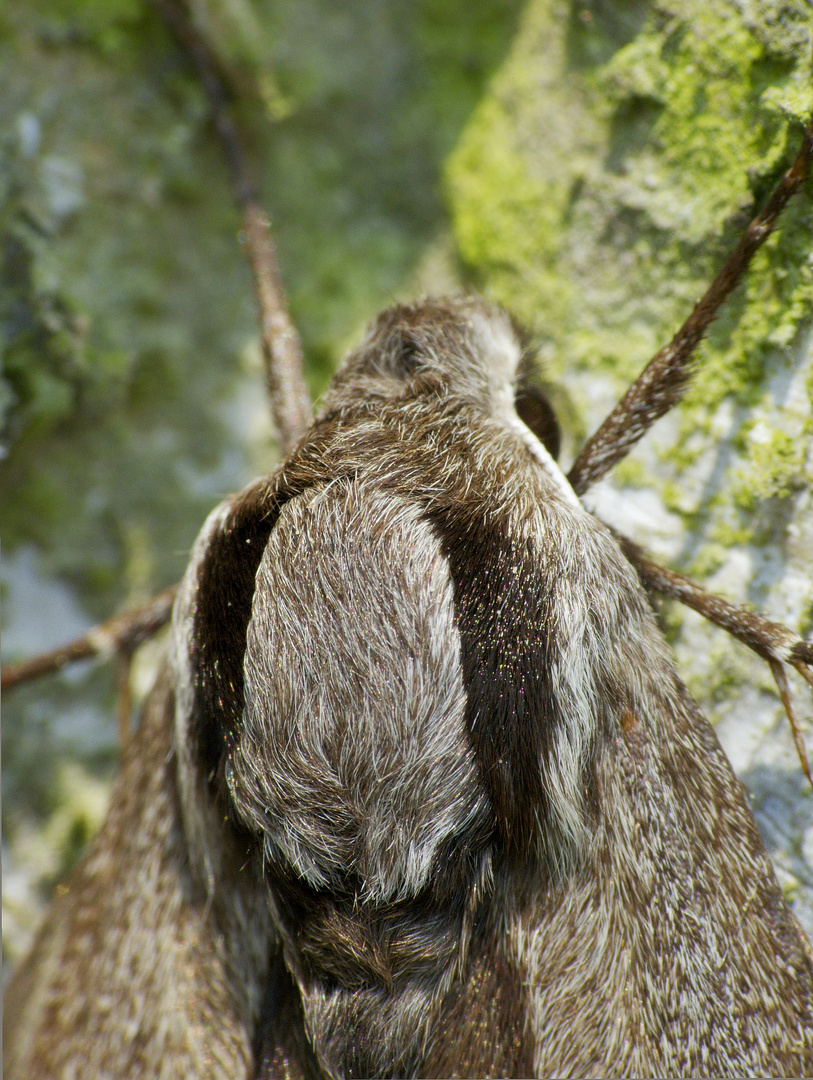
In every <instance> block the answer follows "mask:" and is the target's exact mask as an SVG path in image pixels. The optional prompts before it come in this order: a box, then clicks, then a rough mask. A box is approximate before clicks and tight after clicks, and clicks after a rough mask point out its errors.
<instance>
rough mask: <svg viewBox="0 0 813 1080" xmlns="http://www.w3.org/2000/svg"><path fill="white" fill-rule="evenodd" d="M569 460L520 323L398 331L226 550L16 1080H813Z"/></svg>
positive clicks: (19, 1038)
mask: <svg viewBox="0 0 813 1080" xmlns="http://www.w3.org/2000/svg"><path fill="white" fill-rule="evenodd" d="M520 414H521V415H522V416H523V417H524V419H521V418H520ZM526 421H527V423H526ZM529 424H530V425H531V426H528V425H529ZM532 428H533V430H532ZM556 441H557V432H556V425H555V420H554V418H553V415H552V413H551V411H550V409H549V407H547V406H546V404H545V403H544V399H543V398H541V397H540V395H539V393H538V391H537V390H536V388H535V387H534V385H533V378H532V369H531V366H530V364H529V363H528V361H527V359H526V357H525V355H524V352H523V348H522V345H521V341H520V339H519V337H518V335H517V332H516V330H515V329H514V327H513V325H512V323H511V321H510V319H509V318H508V317H507V316H506V315H505V313H504V312H502V311H501V310H500V309H498V308H495V307H492V306H489V305H488V304H486V303H484V302H482V301H479V300H476V299H471V298H467V299H452V300H443V301H425V302H422V303H418V304H415V305H410V306H398V307H395V308H392V309H390V310H389V311H387V312H385V313H384V314H382V315H381V316H380V317H379V318H378V319H377V320H376V322H375V323H374V324H373V325H372V327H371V328H370V330H369V332H368V334H367V336H366V338H365V339H364V341H363V342H362V344H361V345H360V346H359V347H358V349H356V350H355V351H354V352H353V353H352V354H351V355H350V356H349V357H348V358H347V360H346V362H345V364H344V365H343V367H342V368H341V370H340V371H339V373H338V374H337V376H336V377H335V379H334V381H333V384H332V386H331V388H330V390H329V392H328V394H327V396H326V397H325V399H324V402H323V404H322V407H321V410H320V412H319V414H318V416H317V418H316V421H315V423H314V425H313V427H312V428H311V430H310V431H309V433H308V434H307V436H306V437H305V438H304V439H303V440H302V442H301V443H300V444H299V446H298V447H297V448H296V450H295V451H294V452H293V454H292V455H291V456H290V457H289V459H288V460H287V461H286V462H285V463H284V464H283V465H282V466H281V467H280V468H279V469H278V470H277V471H276V472H275V473H274V474H273V475H272V476H271V477H269V478H265V479H263V480H261V481H259V482H257V483H255V484H253V485H252V486H250V487H249V488H247V489H246V490H245V491H244V492H242V493H241V494H240V495H238V496H237V497H235V498H234V499H232V500H229V501H227V502H226V503H224V504H222V505H221V506H220V507H219V508H218V509H217V510H216V511H215V512H214V513H213V514H212V515H211V516H210V518H209V520H208V522H207V523H206V525H205V526H204V529H203V531H202V533H201V535H200V537H199V539H198V542H197V544H196V547H195V550H194V552H193V556H192V560H191V563H190V566H189V569H188V571H187V574H186V577H185V579H184V582H183V585H182V588H181V592H180V595H179V598H178V601H177V604H176V610H175V616H174V625H173V646H172V653H171V658H170V662H169V666H168V669H167V671H166V672H165V674H164V676H163V678H162V679H161V680H159V684H158V686H157V687H156V690H155V691H154V693H153V696H152V699H151V701H150V703H149V705H148V708H147V711H146V715H145V718H144V721H143V722H142V725H141V728H140V731H139V733H138V735H137V737H136V739H135V740H134V743H133V745H132V746H131V748H130V749H129V751H128V754H127V758H126V761H125V765H124V769H123V773H122V776H121V778H120V780H119V783H118V785H117V788H116V791H115V793H114V797H113V804H112V808H111V813H110V816H109V818H108V821H107V823H106V825H105V827H104V829H103V831H102V833H101V835H100V836H99V838H98V839H97V841H96V843H95V845H94V847H93V849H92V851H91V853H90V854H89V856H88V858H87V859H86V861H85V862H84V863H83V864H82V865H81V866H80V867H79V868H78V870H77V871H76V873H75V874H74V877H73V879H72V880H71V882H70V883H69V888H68V889H67V890H66V892H65V895H63V896H62V897H60V898H59V899H58V900H57V902H56V904H55V905H54V908H53V910H52V914H51V916H50V918H49V920H48V922H47V924H46V927H45V929H44V931H43V933H42V934H41V936H40V938H39V939H38V942H37V944H36V946H35V950H34V953H33V954H32V957H31V958H29V960H28V961H27V963H26V964H25V965H24V966H23V968H22V969H21V971H20V972H19V973H18V975H17V977H16V980H15V982H14V983H13V985H12V988H11V991H10V994H9V998H8V1001H7V1020H8V1023H9V1027H7V1033H6V1042H7V1049H6V1055H7V1057H6V1062H7V1064H6V1067H7V1069H8V1070H9V1072H8V1075H10V1076H20V1077H22V1076H25V1077H45V1076H56V1075H68V1074H69V1073H70V1072H71V1070H79V1069H81V1070H83V1071H85V1072H88V1073H89V1074H92V1075H111V1076H124V1075H127V1076H163V1075H166V1076H170V1075H172V1076H174V1075H186V1076H190V1077H191V1076H226V1075H228V1076H257V1077H266V1078H271V1077H311V1076H331V1077H361V1076H531V1075H535V1076H549V1075H556V1076H595V1075H602V1076H608V1075H609V1076H652V1075H663V1076H666V1075H668V1076H672V1075H674V1076H678V1075H713V1076H741V1075H774V1076H776V1075H810V1074H811V1072H813V963H812V962H811V952H810V947H809V945H808V944H807V942H806V941H805V939H804V936H803V934H802V931H801V929H800V928H799V926H798V925H797V923H796V922H795V920H794V918H793V916H792V915H791V914H790V912H789V910H788V908H787V906H786V905H785V903H784V900H783V898H782V894H781V891H780V889H779V887H778V885H777V883H776V880H775V877H774V873H773V870H772V867H771V864H770V862H769V859H768V857H767V855H766V853H765V850H764V848H763V845H762V842H761V840H760V837H759V834H758V831H757V828H756V825H755V822H754V819H753V817H752V814H751V812H750V810H749V808H748V805H747V801H746V798H745V794H744V791H743V789H742V786H741V785H740V783H739V781H738V780H737V779H736V777H735V776H734V774H733V772H732V770H731V768H730V766H729V764H728V762H727V760H726V758H725V756H724V754H723V752H722V750H721V748H720V746H719V744H718V742H717V739H716V737H715V735H714V733H713V731H712V729H711V727H710V726H709V725H708V723H707V722H706V720H705V719H704V718H703V717H702V715H701V714H700V712H699V710H698V708H697V707H696V705H695V704H694V702H693V701H692V700H691V698H690V697H689V695H688V693H687V692H686V690H685V688H684V687H683V686H682V684H681V682H680V680H679V678H678V676H677V674H676V672H675V670H674V665H673V662H672V659H671V657H670V654H669V650H668V648H667V647H666V645H665V643H664V640H663V638H662V636H661V633H660V631H659V629H658V627H657V625H656V622H655V619H654V617H653V614H652V612H651V609H650V607H649V604H648V602H647V598H646V595H645V593H644V591H643V588H642V586H641V584H640V582H639V580H638V577H637V575H636V573H635V571H634V569H633V568H632V566H631V565H630V563H629V562H628V561H627V559H626V558H625V557H624V555H623V553H622V551H621V549H620V548H619V546H618V544H617V543H616V541H615V539H614V538H613V536H612V535H610V533H609V532H608V531H607V530H606V529H605V528H604V526H602V525H601V524H600V523H599V522H598V521H597V520H596V519H595V518H594V517H592V516H591V515H590V514H589V513H587V512H586V511H585V510H584V509H583V508H582V506H581V504H580V502H579V500H578V499H577V498H576V496H575V494H574V493H573V490H572V488H571V487H570V485H569V484H568V482H567V480H566V479H565V477H564V476H563V474H562V473H561V472H560V470H559V467H558V466H557V464H556V461H555V453H556ZM76 986H82V987H83V989H84V993H83V994H82V995H81V996H79V995H76V994H75V993H72V992H71V988H72V987H74V988H75V987H76ZM106 1002H112V1003H113V1004H114V1006H115V1007H113V1006H110V1005H108V1004H106ZM9 1043H10V1046H9Z"/></svg>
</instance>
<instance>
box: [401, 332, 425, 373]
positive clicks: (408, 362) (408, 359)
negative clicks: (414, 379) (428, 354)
mask: <svg viewBox="0 0 813 1080" xmlns="http://www.w3.org/2000/svg"><path fill="white" fill-rule="evenodd" d="M395 361H396V372H397V374H398V375H400V376H401V377H403V376H407V375H414V374H415V372H416V371H417V370H418V368H419V367H420V363H421V356H420V352H419V349H418V346H417V344H416V343H415V342H414V341H413V340H412V338H409V337H402V338H401V341H400V342H399V347H398V352H397V354H396V358H395Z"/></svg>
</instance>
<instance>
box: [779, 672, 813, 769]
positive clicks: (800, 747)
mask: <svg viewBox="0 0 813 1080" xmlns="http://www.w3.org/2000/svg"><path fill="white" fill-rule="evenodd" d="M768 663H769V664H770V665H771V671H772V672H773V677H774V681H775V682H776V689H777V690H778V691H779V696H780V697H781V698H782V704H783V705H784V706H785V713H786V714H787V718H788V722H789V723H790V730H791V731H792V732H793V741H794V743H795V744H796V753H797V754H798V755H799V762H800V764H801V766H802V771H803V772H804V774H805V776H806V777H807V779H808V782H809V784H810V786H811V787H813V776H811V775H810V765H809V764H808V760H807V750H806V749H805V743H804V739H803V738H802V731H801V728H800V727H799V721H798V719H797V717H796V713H795V712H794V711H793V701H792V699H791V696H790V687H789V686H788V677H787V675H786V674H785V667H784V665H783V664H781V663H780V662H779V661H778V660H773V659H772V660H769V661H768Z"/></svg>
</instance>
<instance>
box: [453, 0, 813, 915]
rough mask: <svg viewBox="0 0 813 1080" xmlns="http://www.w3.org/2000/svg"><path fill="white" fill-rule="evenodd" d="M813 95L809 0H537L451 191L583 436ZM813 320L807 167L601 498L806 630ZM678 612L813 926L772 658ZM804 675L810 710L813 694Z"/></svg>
mask: <svg viewBox="0 0 813 1080" xmlns="http://www.w3.org/2000/svg"><path fill="white" fill-rule="evenodd" d="M811 111H813V9H811V7H810V5H809V4H808V3H806V2H805V0H787V2H761V3H756V2H754V3H748V2H740V0H667V2H665V3H663V2H661V3H658V4H657V5H655V4H649V3H645V2H643V0H638V2H632V3H627V4H617V3H609V2H602V0H572V2H571V0H531V3H529V5H528V6H527V8H526V10H525V13H524V17H523V21H522V24H521V27H520V29H519V32H518V34H517V37H516V39H515V41H514V45H513V48H512V51H511V54H510V56H509V57H508V58H507V60H506V62H505V63H504V64H503V66H502V68H501V70H500V72H499V73H498V75H497V76H496V78H495V80H494V82H493V85H492V89H491V92H490V93H489V94H487V95H486V96H485V97H484V99H483V100H482V101H481V103H480V105H479V106H478V109H477V111H476V113H475V115H474V117H473V118H472V120H471V122H470V123H469V125H468V127H467V129H466V131H465V132H464V134H463V137H462V139H461V140H460V142H459V144H458V146H457V148H456V150H455V151H454V153H453V154H452V155H451V157H450V159H449V161H448V164H447V170H446V186H447V192H448V198H449V204H450V208H451V213H452V218H453V223H454V234H455V238H456V240H457V244H458V247H459V251H460V254H461V256H462V258H463V260H464V261H465V263H466V265H467V266H468V267H469V269H470V272H471V275H472V277H473V278H474V280H475V281H476V282H477V284H478V285H479V286H480V287H481V288H483V289H485V291H487V292H488V293H490V294H491V295H493V296H495V297H496V298H497V299H499V300H500V301H502V302H503V303H505V304H506V305H507V306H508V307H509V308H510V309H511V310H513V311H514V312H515V313H516V314H517V315H518V316H519V317H520V318H521V319H522V320H523V321H525V322H526V323H527V324H529V325H530V326H531V327H532V328H533V330H534V332H535V333H536V335H538V338H539V340H540V341H541V343H542V347H541V353H542V359H543V361H544V363H545V365H546V367H547V372H548V376H549V377H550V378H551V380H553V381H554V382H556V383H558V384H560V385H561V386H562V387H563V390H561V391H560V397H559V405H560V411H562V412H563V413H564V414H565V416H566V418H568V419H572V421H573V422H572V423H571V424H570V431H571V435H573V434H574V433H575V435H576V436H577V437H580V436H582V435H584V434H585V433H586V432H587V431H589V430H590V429H591V428H592V427H594V426H595V425H596V424H597V423H598V422H599V421H600V420H601V419H602V418H603V416H604V414H605V413H606V411H607V410H608V409H609V407H610V406H611V404H612V403H613V402H614V401H615V399H616V397H617V396H618V394H619V392H620V391H621V390H623V388H624V387H625V386H626V384H627V383H628V381H629V380H630V379H631V377H632V376H634V375H635V374H637V372H638V371H639V370H640V369H641V368H642V367H643V365H644V364H645V362H646V360H647V359H648V358H649V356H650V355H652V354H653V353H654V352H655V351H656V349H657V348H658V347H659V346H660V345H662V344H665V343H666V341H668V339H669V338H670V337H671V335H672V333H673V332H674V331H675V330H676V329H677V327H678V326H679V325H680V323H681V322H682V321H683V319H684V318H685V317H686V315H687V314H688V313H689V311H690V310H691V305H692V303H693V302H694V300H695V299H697V298H698V297H699V296H700V295H701V294H702V292H703V290H704V288H705V285H706V284H707V283H708V282H709V281H710V280H711V277H712V275H713V274H714V272H715V271H716V269H717V268H718V267H719V265H720V263H721V261H722V258H723V257H724V255H725V253H727V251H728V250H730V248H731V247H733V244H734V243H735V241H736V238H737V237H738V235H739V233H740V231H741V230H742V228H743V227H744V225H745V224H746V223H747V221H748V220H749V219H750V217H751V216H752V215H753V213H754V212H755V210H756V208H757V207H758V206H759V204H760V203H761V201H762V200H763V199H764V198H765V197H766V195H767V194H768V192H769V191H770V189H771V186H772V184H773V183H775V182H776V180H777V179H778V177H779V176H780V175H781V172H782V170H783V169H784V168H786V167H787V165H788V164H789V163H790V161H791V160H792V157H793V154H794V153H795V150H796V147H797V145H798V143H799V140H800V137H801V133H802V126H803V122H804V121H806V119H807V118H808V117H809V115H810V113H811ZM812 321H813V181H808V183H807V185H806V188H805V191H804V193H803V194H802V195H801V196H799V197H797V198H796V199H795V200H794V202H793V203H792V205H791V206H790V207H789V209H788V211H787V213H786V214H785V216H784V218H783V220H782V221H781V223H780V226H779V229H778V232H777V235H775V236H774V237H772V238H771V240H770V241H769V242H768V243H767V244H766V246H765V248H764V249H763V250H762V251H761V252H760V253H759V254H758V256H757V257H756V259H755V262H754V266H753V270H752V272H751V273H750V274H749V276H748V278H747V281H746V282H745V284H744V285H743V286H741V287H740V288H739V290H738V291H737V292H736V294H735V295H734V296H733V298H732V299H731V301H730V302H729V304H728V305H727V307H726V308H725V310H724V311H723V313H722V315H721V317H720V318H719V319H718V321H717V322H716V324H715V325H714V326H713V328H712V331H711V333H710V334H709V337H708V340H707V342H706V343H705V344H704V345H703V347H702V349H701V352H700V368H699V371H698V375H697V377H696V379H695V381H694V385H693V388H692V389H691V391H690V393H689V395H688V397H687V400H686V402H685V403H684V406H683V407H682V408H681V410H680V412H679V414H678V415H676V416H675V417H672V418H669V419H667V420H666V421H663V422H662V423H661V425H660V427H659V428H658V429H656V431H655V432H653V434H652V435H650V436H649V437H648V439H647V441H646V442H645V443H644V444H643V445H642V446H641V447H640V448H638V449H637V450H635V451H634V452H633V455H632V456H631V458H630V459H629V460H628V461H627V462H624V463H622V464H621V465H620V466H619V467H618V468H617V469H616V471H615V474H614V476H613V478H612V479H611V480H610V481H609V482H605V483H604V484H602V485H600V486H599V488H598V489H597V490H596V492H595V493H593V495H592V501H593V504H594V505H595V506H596V507H597V509H598V510H599V512H600V513H601V514H603V515H604V516H605V517H606V518H607V520H609V521H611V522H612V523H613V524H615V525H617V526H618V527H619V528H621V529H622V530H624V531H625V532H627V533H628V534H630V535H634V536H635V537H636V539H638V540H639V541H642V542H644V543H645V544H647V545H648V546H649V548H650V550H651V551H652V552H653V553H654V554H655V555H656V556H658V557H660V558H661V559H664V560H668V561H669V562H670V564H671V565H673V566H675V567H676V568H678V569H681V570H683V571H684V572H689V573H692V574H695V575H699V576H700V577H701V578H702V579H703V580H704V581H705V582H706V583H707V584H708V586H709V587H710V588H712V589H717V590H719V591H721V592H723V593H724V594H725V595H726V596H728V597H729V598H731V599H734V600H737V601H740V602H746V603H751V604H753V605H755V606H756V607H758V608H761V609H764V610H766V611H767V612H768V613H769V614H771V615H772V616H773V617H775V618H776V619H778V620H779V621H783V622H785V623H787V625H789V626H791V627H793V628H794V629H796V630H798V631H800V632H802V633H806V634H808V635H809V634H810V630H811V626H812V625H813V490H812V489H813V333H811V323H812ZM573 445H574V443H571V447H570V449H571V451H572V448H573ZM588 501H589V499H588ZM664 617H665V620H666V622H667V625H668V627H669V629H670V631H671V633H672V636H673V639H674V642H675V646H676V649H677V652H678V656H679V659H680V663H681V670H682V672H683V675H684V677H685V678H686V680H687V681H688V683H689V686H690V688H691V689H692V691H693V693H694V694H695V696H696V697H698V699H699V700H700V701H701V703H702V705H703V707H704V708H705V709H706V711H707V712H708V713H709V714H710V715H711V716H712V718H713V719H715V720H717V721H718V732H719V734H720V735H721V737H722V738H723V740H724V742H725V744H726V746H727V749H728V752H729V754H730V756H731V758H732V760H733V763H734V765H735V767H736V768H737V770H738V772H739V773H740V775H741V776H742V778H743V779H744V780H745V782H746V783H747V784H748V785H749V786H750V788H751V790H752V792H753V793H754V797H755V803H756V809H757V811H758V813H759V819H760V823H761V826H762V829H763V834H764V836H765V839H766V842H767V844H768V847H769V850H770V851H771V854H772V855H773V856H774V857H775V859H776V861H777V864H778V866H779V869H780V875H781V878H782V882H783V885H784V887H785V889H786V892H787V893H788V895H789V896H790V898H791V899H792V900H794V902H795V905H796V910H797V913H798V915H799V917H800V918H801V919H802V920H803V922H805V924H806V926H807V928H808V931H809V932H810V931H813V798H811V793H810V791H808V790H807V786H806V782H805V781H804V779H803V777H802V774H801V770H800V769H799V766H798V763H797V760H796V757H795V753H794V751H793V748H792V743H791V740H790V736H789V733H788V731H787V728H786V726H785V721H784V719H783V713H782V708H781V705H780V704H779V701H778V698H777V696H776V694H775V693H774V691H773V689H772V680H771V676H770V672H769V671H768V669H767V667H763V666H762V665H761V664H760V663H759V662H758V661H756V660H755V658H754V657H753V656H752V655H751V654H750V653H748V652H746V651H745V650H744V649H743V648H742V647H740V646H738V645H736V644H735V643H733V642H731V641H729V640H728V639H727V638H726V637H725V635H723V634H722V633H721V632H719V631H716V630H714V629H713V628H711V627H708V626H706V625H705V624H703V622H702V621H701V620H700V619H699V618H698V617H696V616H694V615H692V614H691V613H686V612H683V611H680V610H677V609H675V608H669V609H668V610H667V611H666V612H665V613H664ZM794 689H795V690H796V692H797V697H798V703H799V706H800V712H801V713H802V714H804V715H807V716H810V715H811V711H813V710H812V709H811V700H810V691H809V689H808V688H807V687H805V686H804V684H802V683H801V680H796V681H795V682H794ZM808 730H809V729H808Z"/></svg>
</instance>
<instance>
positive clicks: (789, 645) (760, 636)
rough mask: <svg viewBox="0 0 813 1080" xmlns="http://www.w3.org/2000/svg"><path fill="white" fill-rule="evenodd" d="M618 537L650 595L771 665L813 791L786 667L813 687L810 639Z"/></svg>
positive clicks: (800, 759) (812, 659) (812, 646)
mask: <svg viewBox="0 0 813 1080" xmlns="http://www.w3.org/2000/svg"><path fill="white" fill-rule="evenodd" d="M613 532H614V535H615V537H616V539H617V540H618V541H619V543H620V544H621V547H622V549H623V552H624V554H625V555H626V557H627V558H628V559H629V561H630V562H631V563H632V565H633V566H634V567H635V569H636V570H637V571H638V576H639V577H640V579H641V581H642V582H643V584H644V586H645V587H646V588H647V589H651V590H653V591H654V592H658V593H660V594H661V595H662V596H668V597H669V598H670V599H672V600H679V601H680V602H681V603H682V604H685V605H686V607H690V608H691V609H692V610H693V611H696V612H697V613H698V614H699V615H702V616H703V618H704V619H708V621H709V622H712V623H714V624H715V626H719V627H721V628H722V629H723V630H727V631H728V633H729V634H731V636H732V637H734V638H736V639H737V641H741V642H742V643H743V645H747V646H748V648H749V649H751V650H752V651H753V652H755V653H756V654H757V656H760V657H761V658H762V659H763V660H767V662H768V663H769V664H770V666H771V671H772V672H773V677H774V680H775V682H776V687H777V690H778V691H779V696H780V698H781V699H782V704H783V706H784V708H785V714H786V715H787V718H788V722H789V723H790V728H791V731H792V732H793V741H794V743H795V744H796V752H797V753H798V755H799V761H800V763H801V766H802V770H803V771H804V774H805V776H806V777H807V779H808V780H809V781H810V785H811V787H813V776H811V774H810V765H809V764H808V760H807V753H806V751H805V745H804V740H803V738H802V732H801V729H800V727H799V721H798V719H797V717H796V713H795V711H794V708H793V702H792V700H791V696H790V689H789V687H788V681H787V677H786V675H785V664H790V665H791V666H792V667H794V668H795V669H796V670H797V671H798V672H799V674H800V675H801V676H802V678H803V679H804V680H805V681H806V682H808V683H810V685H811V686H813V642H811V641H805V640H804V638H801V637H799V636H798V634H794V633H793V632H792V631H791V630H788V629H787V628H786V627H784V626H782V625H781V624H780V623H775V622H772V621H771V620H770V619H766V618H765V616H764V615H760V614H758V613H757V612H754V611H749V610H748V609H747V608H744V607H740V606H739V605H738V604H732V603H731V602H730V601H728V600H724V599H723V597H722V596H718V595H717V594H716V593H712V592H709V591H708V590H706V589H704V588H703V587H702V586H700V585H698V584H697V583H696V582H694V581H692V580H691V579H690V578H687V577H684V576H683V575H682V574H678V573H676V572H675V571H674V570H667V569H666V567H664V566H660V565H659V564H658V563H655V562H652V560H651V559H649V558H647V556H646V555H645V554H644V552H643V551H642V550H641V548H639V547H638V545H637V544H634V543H633V542H632V540H628V539H627V538H626V537H624V536H621V535H620V534H618V533H617V532H615V530H613Z"/></svg>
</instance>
